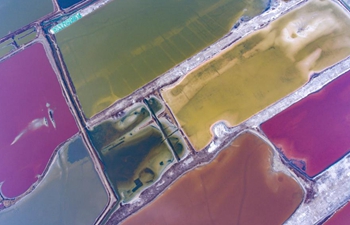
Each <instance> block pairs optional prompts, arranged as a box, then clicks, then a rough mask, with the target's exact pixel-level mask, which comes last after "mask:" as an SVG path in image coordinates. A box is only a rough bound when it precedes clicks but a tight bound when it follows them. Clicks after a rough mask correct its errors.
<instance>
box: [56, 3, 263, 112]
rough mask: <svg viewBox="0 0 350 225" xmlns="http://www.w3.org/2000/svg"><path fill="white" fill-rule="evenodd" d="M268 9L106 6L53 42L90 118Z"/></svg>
mask: <svg viewBox="0 0 350 225" xmlns="http://www.w3.org/2000/svg"><path fill="white" fill-rule="evenodd" d="M267 7H268V1H266V0H252V1H250V0H244V1H242V0H219V1H214V0H205V1H203V0H195V1H191V2H188V1H186V0H180V1H177V0H168V1H161V0H146V1H144V0H131V1H126V0H123V1H111V2H110V3H108V4H107V5H106V6H104V7H102V8H100V9H99V10H96V11H94V12H93V13H91V14H89V15H87V16H86V17H84V18H82V19H80V20H79V21H77V22H76V23H74V24H72V25H71V26H69V27H67V28H66V29H64V30H62V31H60V32H59V33H57V34H56V38H57V41H58V45H59V47H60V50H61V52H62V54H63V58H64V62H65V64H66V66H67V68H68V71H69V73H70V75H71V78H72V81H73V84H74V86H75V89H76V92H77V95H78V97H79V101H80V104H81V106H82V108H83V111H84V113H85V115H86V117H88V118H89V117H91V116H93V115H94V114H96V113H98V112H100V111H101V110H103V109H105V108H106V107H107V106H109V105H111V104H112V103H113V102H115V101H116V100H118V99H120V98H123V97H125V96H127V95H129V94H131V93H132V92H134V91H135V90H136V89H138V88H140V87H141V86H143V85H144V84H146V83H148V82H150V81H151V80H153V79H154V78H156V77H157V76H159V75H161V74H162V73H164V72H165V71H167V70H169V69H170V68H172V67H173V66H175V65H176V64H178V63H180V62H182V61H183V60H185V59H187V58H188V57H190V56H192V55H194V54H195V53H197V52H199V51H200V50H202V49H203V48H205V47H207V46H209V45H210V44H212V43H214V42H215V41H217V40H218V39H219V38H221V37H223V36H224V35H225V34H226V33H227V32H229V30H230V29H231V27H232V26H233V25H234V24H235V23H236V22H237V21H238V20H239V18H240V17H243V16H244V18H245V19H247V18H250V17H253V16H255V15H258V14H260V13H261V12H263V11H264V10H265V9H266V8H267ZM91 53H93V54H91Z"/></svg>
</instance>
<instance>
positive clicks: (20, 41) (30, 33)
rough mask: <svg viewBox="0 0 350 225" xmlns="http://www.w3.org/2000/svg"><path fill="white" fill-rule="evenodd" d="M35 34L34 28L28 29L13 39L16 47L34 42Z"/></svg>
mask: <svg viewBox="0 0 350 225" xmlns="http://www.w3.org/2000/svg"><path fill="white" fill-rule="evenodd" d="M36 34H37V33H36V29H35V28H29V29H28V30H26V31H23V32H22V33H20V34H18V35H16V36H15V37H14V39H15V41H16V43H17V45H18V46H21V45H24V44H27V43H29V42H31V41H32V40H34V39H35V38H36Z"/></svg>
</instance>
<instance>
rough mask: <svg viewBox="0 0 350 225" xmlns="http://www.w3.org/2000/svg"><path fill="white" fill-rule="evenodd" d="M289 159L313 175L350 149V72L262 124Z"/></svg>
mask: <svg viewBox="0 0 350 225" xmlns="http://www.w3.org/2000/svg"><path fill="white" fill-rule="evenodd" d="M261 128H262V130H263V131H264V132H265V134H266V135H267V137H268V138H269V139H270V140H271V141H272V142H273V143H274V144H275V145H276V146H277V147H280V148H282V151H283V152H284V154H285V155H286V156H287V157H288V158H290V159H298V160H304V161H305V162H306V173H307V174H308V175H309V176H314V175H316V174H318V173H320V172H321V171H323V170H324V169H326V168H327V167H329V166H331V165H332V164H333V163H334V162H336V161H337V160H339V159H340V158H341V157H342V156H344V155H345V154H346V153H348V152H349V150H350V136H349V134H350V133H349V131H350V72H347V73H346V74H343V75H342V76H341V77H339V78H337V79H336V80H334V81H333V82H331V83H330V84H328V85H327V86H325V87H324V88H323V89H322V90H320V91H319V92H317V93H314V94H311V95H309V96H308V97H306V98H305V99H303V100H301V101H299V102H298V103H296V104H294V105H292V106H291V107H289V108H288V109H286V110H284V111H283V112H281V113H279V114H278V115H276V116H275V117H273V118H272V119H270V120H268V121H267V122H265V123H263V124H262V125H261Z"/></svg>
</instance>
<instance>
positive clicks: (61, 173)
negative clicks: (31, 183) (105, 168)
mask: <svg viewBox="0 0 350 225" xmlns="http://www.w3.org/2000/svg"><path fill="white" fill-rule="evenodd" d="M76 152H79V153H78V155H79V157H78V158H79V159H78V158H76V160H75V161H74V162H70V161H69V158H70V157H71V156H72V155H75V154H76ZM107 202H108V196H107V193H106V191H105V189H104V187H103V185H102V183H101V180H100V178H99V177H98V174H97V172H96V171H95V167H94V164H93V162H92V160H91V158H90V156H89V153H88V151H87V149H86V147H85V146H84V143H83V141H82V139H81V138H80V137H76V138H74V139H73V140H71V141H69V142H67V143H65V144H64V145H63V146H62V147H61V148H60V149H59V150H58V152H57V154H56V156H55V158H54V160H53V161H52V163H51V165H50V168H49V170H48V172H47V174H46V175H45V177H44V178H43V180H42V181H41V182H40V184H39V185H38V186H37V187H36V188H35V189H34V190H33V192H32V193H30V194H29V195H27V196H25V197H24V198H23V199H21V200H20V201H19V202H17V203H16V204H15V205H14V206H11V207H10V208H9V209H5V210H3V211H1V212H0V221H1V223H2V224H11V225H22V224H35V225H47V224H50V225H61V224H93V223H94V222H95V220H96V218H97V217H98V216H99V215H100V214H101V213H102V211H103V209H104V208H105V206H106V205H107Z"/></svg>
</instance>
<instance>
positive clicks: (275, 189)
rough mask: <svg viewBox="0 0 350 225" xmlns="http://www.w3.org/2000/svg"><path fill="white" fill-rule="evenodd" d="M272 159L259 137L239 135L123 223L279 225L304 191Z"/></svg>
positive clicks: (160, 224) (249, 134)
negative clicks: (210, 159) (276, 167)
mask: <svg viewBox="0 0 350 225" xmlns="http://www.w3.org/2000/svg"><path fill="white" fill-rule="evenodd" d="M271 157H272V149H271V148H270V146H269V145H268V144H267V143H265V142H264V141H263V140H262V139H260V138H259V137H257V136H255V135H253V134H251V133H245V134H242V135H240V136H239V137H238V138H237V139H236V140H235V141H233V143H232V144H231V145H230V146H228V147H227V148H226V149H225V150H223V151H222V152H221V153H220V154H219V155H218V156H217V157H216V158H215V159H214V161H212V162H211V163H210V164H208V165H205V166H202V167H200V168H197V169H195V170H192V171H191V172H189V173H187V174H185V175H184V176H183V177H181V178H180V179H179V180H177V181H176V182H175V183H174V184H173V185H172V186H170V188H169V189H168V190H166V191H165V192H164V193H163V194H162V195H161V196H159V197H158V198H157V199H156V200H155V201H153V202H152V203H151V204H149V205H148V206H147V207H144V208H143V209H142V210H141V211H139V212H138V213H136V214H135V215H133V216H131V217H129V218H128V219H127V220H126V221H125V222H124V223H123V225H138V224H143V225H146V224H152V225H155V224H159V225H170V224H174V225H175V224H176V225H178V224H200V225H207V224H208V225H209V224H210V225H212V224H219V225H225V224H227V225H236V224H240V225H242V224H243V225H244V224H247V225H252V224H259V225H274V224H276V225H280V224H282V223H283V222H284V221H285V220H286V219H287V218H288V217H289V216H290V215H291V214H292V213H293V212H294V210H295V209H296V208H297V206H298V205H299V204H300V203H301V201H302V198H303V191H302V189H301V188H300V186H299V185H298V184H297V182H296V181H295V180H294V179H292V178H291V177H289V176H287V175H285V174H284V173H280V172H279V173H276V172H273V171H272V170H271Z"/></svg>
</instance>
